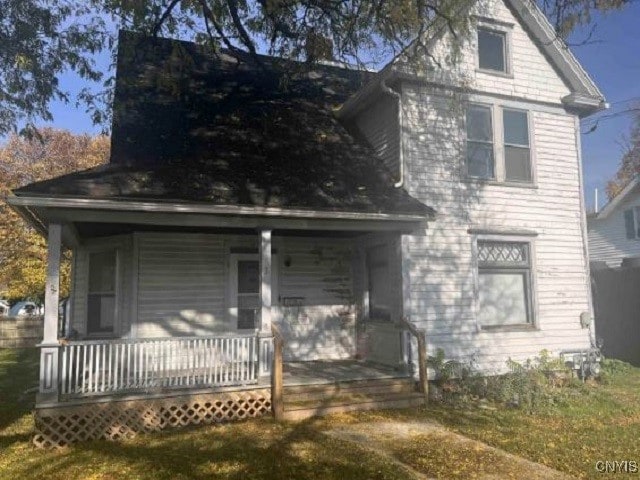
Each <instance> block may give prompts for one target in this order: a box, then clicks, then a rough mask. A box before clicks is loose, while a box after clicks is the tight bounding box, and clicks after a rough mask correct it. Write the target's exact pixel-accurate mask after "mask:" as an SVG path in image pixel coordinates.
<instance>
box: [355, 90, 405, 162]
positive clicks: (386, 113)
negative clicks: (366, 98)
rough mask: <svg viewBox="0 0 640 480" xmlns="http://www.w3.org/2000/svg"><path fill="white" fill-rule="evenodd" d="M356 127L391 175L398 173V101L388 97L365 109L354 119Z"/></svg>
mask: <svg viewBox="0 0 640 480" xmlns="http://www.w3.org/2000/svg"><path fill="white" fill-rule="evenodd" d="M356 127H357V128H358V130H359V131H360V132H361V133H362V135H363V136H364V137H365V138H366V140H367V141H368V142H369V144H370V145H371V146H372V147H373V149H374V151H375V152H376V154H377V155H378V158H380V160H382V163H383V164H384V166H385V167H386V168H387V169H388V170H389V172H391V173H392V174H393V175H396V172H398V157H399V146H400V143H399V136H400V132H399V128H400V126H399V125H398V101H397V100H396V99H395V98H392V97H391V96H389V95H385V96H383V97H382V98H380V100H379V101H377V102H376V103H374V104H372V105H371V106H369V107H367V108H366V109H365V110H364V111H362V112H360V114H358V116H357V117H356Z"/></svg>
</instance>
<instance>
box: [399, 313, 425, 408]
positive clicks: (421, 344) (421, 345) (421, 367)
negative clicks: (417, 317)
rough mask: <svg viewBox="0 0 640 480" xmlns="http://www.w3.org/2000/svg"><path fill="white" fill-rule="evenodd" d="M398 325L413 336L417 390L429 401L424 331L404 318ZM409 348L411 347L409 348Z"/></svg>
mask: <svg viewBox="0 0 640 480" xmlns="http://www.w3.org/2000/svg"><path fill="white" fill-rule="evenodd" d="M400 325H401V326H402V327H404V328H406V329H407V331H408V332H409V333H410V334H411V335H413V336H414V337H415V338H416V340H417V342H418V378H419V385H418V387H419V389H420V392H421V393H423V394H424V397H425V400H429V379H428V377H427V339H426V333H425V332H424V330H420V329H418V328H416V326H415V325H414V324H413V323H411V322H410V321H409V320H407V319H406V318H404V317H403V318H401V319H400ZM409 348H411V347H409Z"/></svg>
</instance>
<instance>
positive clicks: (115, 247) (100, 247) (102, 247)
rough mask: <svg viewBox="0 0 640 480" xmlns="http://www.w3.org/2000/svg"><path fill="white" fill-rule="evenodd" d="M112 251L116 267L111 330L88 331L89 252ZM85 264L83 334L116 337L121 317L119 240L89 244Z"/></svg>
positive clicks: (118, 333)
mask: <svg viewBox="0 0 640 480" xmlns="http://www.w3.org/2000/svg"><path fill="white" fill-rule="evenodd" d="M110 251H113V252H115V254H116V267H115V275H116V278H115V291H114V296H115V298H114V303H115V307H114V317H113V330H112V331H110V332H89V295H91V291H90V287H89V275H90V274H91V254H92V253H104V252H110ZM85 255H86V262H85V263H86V266H85V270H86V271H85V278H86V291H85V296H84V309H85V319H84V320H85V321H84V334H85V337H86V338H93V339H95V338H117V337H119V336H120V317H121V305H120V302H121V300H122V278H123V273H122V268H123V258H122V245H120V243H119V242H114V244H108V243H102V242H100V243H99V244H96V245H91V246H88V247H86V249H85Z"/></svg>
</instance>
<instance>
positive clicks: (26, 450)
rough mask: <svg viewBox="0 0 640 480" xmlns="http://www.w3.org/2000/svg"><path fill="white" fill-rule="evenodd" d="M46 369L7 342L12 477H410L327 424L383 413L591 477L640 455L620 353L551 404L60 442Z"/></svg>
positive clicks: (632, 396)
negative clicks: (53, 431) (49, 441)
mask: <svg viewBox="0 0 640 480" xmlns="http://www.w3.org/2000/svg"><path fill="white" fill-rule="evenodd" d="M37 369H38V364H37V354H36V352H35V350H32V349H31V350H29V349H28V350H0V478H12V479H13V478H16V479H21V478H47V479H64V480H68V479H70V478H74V479H75V478H78V479H105V480H106V479H116V478H133V479H141V480H145V479H187V478H195V479H200V478H202V479H204V478H207V479H210V478H220V479H246V478H273V479H280V478H282V479H285V478H286V479H289V478H299V479H304V478H308V479H316V478H317V479H340V480H344V479H391V480H394V479H405V478H407V473H406V471H404V470H403V469H401V468H399V467H398V465H396V464H395V463H394V462H393V461H391V460H390V459H389V458H385V457H384V456H381V455H377V454H376V453H375V452H373V451H370V450H368V449H366V448H362V447H359V446H358V445H356V444H354V443H351V442H348V441H345V440H340V439H336V438H332V437H329V436H326V435H324V434H323V433H322V432H323V431H325V430H327V429H329V428H332V427H335V426H336V425H344V424H359V423H368V422H372V421H376V420H383V421H390V420H411V421H415V420H431V421H433V420H437V421H439V422H440V423H442V424H443V425H445V426H446V427H448V428H449V429H450V430H452V431H455V432H457V433H461V434H463V435H465V436H467V437H470V438H473V439H477V440H480V441H482V442H485V443H487V444H488V445H491V446H494V447H498V448H500V449H503V450H506V451H507V452H510V453H512V454H515V455H519V456H523V457H525V458H527V459H529V460H532V461H535V462H540V463H543V464H545V465H547V466H549V467H552V468H555V469H558V470H561V471H564V472H566V473H569V474H571V475H573V476H576V477H580V478H599V477H601V476H602V475H601V474H599V473H598V472H596V470H595V462H596V461H598V460H635V461H639V462H640V436H639V435H638V431H640V369H637V368H633V367H629V366H627V365H625V364H622V363H619V362H616V363H609V364H608V366H607V367H606V368H605V371H606V372H607V375H606V377H605V380H606V381H605V382H603V383H597V384H596V383H594V384H586V385H585V386H584V388H581V389H579V390H577V392H578V393H576V394H575V395H573V396H570V397H569V398H568V399H567V400H566V401H563V402H562V403H561V404H558V405H557V406H555V407H554V408H551V409H545V410H544V411H541V412H533V413H525V412H523V411H522V410H517V409H506V408H499V409H495V410H492V409H486V408H480V407H478V406H474V405H473V404H471V405H460V406H457V407H452V406H447V405H443V404H430V405H429V406H428V407H426V408H420V409H412V410H403V411H384V412H371V413H357V414H351V415H340V416H334V417H327V418H324V419H318V420H312V421H308V422H302V423H284V424H277V423H275V422H273V421H272V420H271V419H270V418H265V419H260V420H251V421H247V422H243V423H232V424H226V425H217V426H210V427H194V428H186V429H182V430H171V431H169V430H168V431H165V432H163V433H160V434H154V435H140V436H138V437H137V438H135V439H132V440H129V441H124V442H119V443H112V442H106V441H97V442H87V443H84V444H78V445H75V446H72V447H68V448H65V449H62V450H58V451H45V450H37V449H35V448H34V447H32V446H31V444H30V436H31V433H32V429H33V420H32V415H31V409H32V406H33V397H34V395H33V394H30V395H26V396H25V395H23V392H24V391H25V390H26V389H28V388H30V387H32V386H34V385H35V383H36V378H37ZM389 453H391V454H392V456H393V457H395V458H396V459H400V460H402V461H404V462H406V463H407V464H409V465H411V466H412V467H413V468H415V469H416V470H418V471H420V472H423V473H425V474H428V475H431V476H434V477H436V478H456V477H457V478H473V476H474V475H475V473H477V472H479V471H481V470H482V471H484V472H486V473H492V472H494V471H496V470H495V469H496V468H497V467H500V468H502V467H501V466H500V464H499V462H497V461H496V462H493V461H492V458H493V457H492V455H493V454H492V453H491V452H486V451H484V452H479V451H477V450H475V449H474V448H472V447H468V446H466V445H458V446H457V447H456V448H442V445H441V444H438V442H435V441H433V439H431V438H429V436H416V437H414V438H412V439H411V440H407V441H406V442H403V443H401V444H398V445H396V446H394V447H393V448H391V449H390V452H389ZM494 460H495V459H494ZM453 468H455V469H456V470H455V471H454V470H452V469H453ZM504 468H508V466H504ZM516 477H517V475H516Z"/></svg>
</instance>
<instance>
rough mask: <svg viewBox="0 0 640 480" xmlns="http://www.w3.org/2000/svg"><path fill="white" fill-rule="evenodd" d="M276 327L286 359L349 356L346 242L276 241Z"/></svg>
mask: <svg viewBox="0 0 640 480" xmlns="http://www.w3.org/2000/svg"><path fill="white" fill-rule="evenodd" d="M280 245H281V251H280V250H279V256H280V262H281V263H280V285H279V287H280V307H279V315H278V320H277V321H278V322H279V325H280V329H281V331H282V333H283V335H284V337H285V340H286V342H285V351H284V354H285V358H286V359H288V360H316V359H344V358H350V357H353V355H355V317H354V315H352V313H354V312H355V299H354V291H353V274H352V255H353V249H352V247H351V242H350V241H346V240H329V239H326V240H323V239H307V238H291V237H287V238H282V239H281V242H280Z"/></svg>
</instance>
